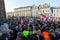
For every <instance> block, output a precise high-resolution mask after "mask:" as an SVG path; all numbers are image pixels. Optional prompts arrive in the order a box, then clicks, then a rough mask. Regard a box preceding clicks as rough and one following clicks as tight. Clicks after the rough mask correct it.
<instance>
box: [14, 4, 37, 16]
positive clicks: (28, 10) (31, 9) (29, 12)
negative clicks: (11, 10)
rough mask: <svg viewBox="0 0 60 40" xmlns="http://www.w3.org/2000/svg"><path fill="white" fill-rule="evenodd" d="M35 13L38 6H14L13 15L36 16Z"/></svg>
mask: <svg viewBox="0 0 60 40" xmlns="http://www.w3.org/2000/svg"><path fill="white" fill-rule="evenodd" d="M37 14H38V7H37V6H35V5H33V6H26V7H20V8H15V16H24V17H27V16H31V17H36V16H37Z"/></svg>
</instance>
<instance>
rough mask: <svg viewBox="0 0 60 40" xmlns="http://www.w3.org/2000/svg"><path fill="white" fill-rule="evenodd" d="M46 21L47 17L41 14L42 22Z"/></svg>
mask: <svg viewBox="0 0 60 40" xmlns="http://www.w3.org/2000/svg"><path fill="white" fill-rule="evenodd" d="M45 20H46V15H45V14H43V13H41V14H40V21H45Z"/></svg>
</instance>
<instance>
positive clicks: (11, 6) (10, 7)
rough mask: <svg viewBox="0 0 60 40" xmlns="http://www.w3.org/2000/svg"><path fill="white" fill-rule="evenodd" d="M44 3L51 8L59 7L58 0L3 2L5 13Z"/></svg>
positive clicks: (59, 0) (15, 0) (6, 0)
mask: <svg viewBox="0 0 60 40" xmlns="http://www.w3.org/2000/svg"><path fill="white" fill-rule="evenodd" d="M44 3H50V5H51V6H59V5H60V0H5V8H6V12H10V11H13V10H14V8H17V7H22V6H31V5H33V4H35V5H37V6H38V5H40V4H44Z"/></svg>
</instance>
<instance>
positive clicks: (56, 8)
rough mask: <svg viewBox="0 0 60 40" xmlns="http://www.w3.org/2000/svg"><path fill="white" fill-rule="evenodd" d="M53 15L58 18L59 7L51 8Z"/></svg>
mask: <svg viewBox="0 0 60 40" xmlns="http://www.w3.org/2000/svg"><path fill="white" fill-rule="evenodd" d="M52 16H53V17H57V18H60V7H54V8H53V15H52Z"/></svg>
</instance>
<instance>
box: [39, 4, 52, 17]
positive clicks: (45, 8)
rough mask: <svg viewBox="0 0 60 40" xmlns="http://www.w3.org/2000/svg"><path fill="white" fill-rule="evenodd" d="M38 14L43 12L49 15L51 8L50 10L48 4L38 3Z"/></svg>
mask: <svg viewBox="0 0 60 40" xmlns="http://www.w3.org/2000/svg"><path fill="white" fill-rule="evenodd" d="M38 9H39V14H40V13H43V14H45V15H46V16H47V17H51V10H50V4H46V3H45V4H43V5H39V8H38Z"/></svg>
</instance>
